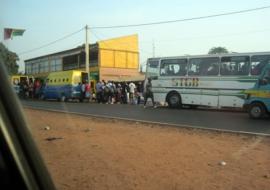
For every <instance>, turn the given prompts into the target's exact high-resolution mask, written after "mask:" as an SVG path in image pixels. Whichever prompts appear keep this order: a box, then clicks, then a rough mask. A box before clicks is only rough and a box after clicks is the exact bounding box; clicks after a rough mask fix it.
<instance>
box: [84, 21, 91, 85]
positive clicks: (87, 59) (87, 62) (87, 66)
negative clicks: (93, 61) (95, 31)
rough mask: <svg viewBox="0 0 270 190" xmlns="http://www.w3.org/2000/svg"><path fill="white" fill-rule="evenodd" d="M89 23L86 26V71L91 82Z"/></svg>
mask: <svg viewBox="0 0 270 190" xmlns="http://www.w3.org/2000/svg"><path fill="white" fill-rule="evenodd" d="M88 40H89V39H88V25H86V26H85V71H86V73H87V76H88V83H90V73H89V44H88Z"/></svg>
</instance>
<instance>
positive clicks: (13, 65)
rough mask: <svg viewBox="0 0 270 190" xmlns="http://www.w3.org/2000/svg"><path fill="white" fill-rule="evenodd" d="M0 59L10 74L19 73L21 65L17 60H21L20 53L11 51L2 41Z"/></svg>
mask: <svg viewBox="0 0 270 190" xmlns="http://www.w3.org/2000/svg"><path fill="white" fill-rule="evenodd" d="M0 60H1V61H3V63H4V65H5V66H6V68H7V71H8V73H9V74H17V73H18V69H19V65H17V61H18V60H19V58H18V55H17V54H16V53H14V52H12V51H9V50H8V49H7V48H6V47H5V46H4V44H3V43H1V42H0Z"/></svg>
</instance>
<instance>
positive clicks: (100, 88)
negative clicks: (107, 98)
mask: <svg viewBox="0 0 270 190" xmlns="http://www.w3.org/2000/svg"><path fill="white" fill-rule="evenodd" d="M96 93H97V97H96V98H97V102H98V103H101V101H102V98H101V96H102V83H101V81H98V83H97V84H96Z"/></svg>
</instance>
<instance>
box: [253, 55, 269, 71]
mask: <svg viewBox="0 0 270 190" xmlns="http://www.w3.org/2000/svg"><path fill="white" fill-rule="evenodd" d="M268 63H270V55H254V56H252V57H251V75H260V74H261V73H262V70H263V68H264V67H265V65H266V64H268Z"/></svg>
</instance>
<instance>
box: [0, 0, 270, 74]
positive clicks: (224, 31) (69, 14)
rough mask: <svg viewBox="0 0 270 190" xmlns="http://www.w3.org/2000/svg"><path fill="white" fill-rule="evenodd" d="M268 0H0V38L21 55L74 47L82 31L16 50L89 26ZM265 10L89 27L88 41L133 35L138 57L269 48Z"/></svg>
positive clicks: (235, 7)
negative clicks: (8, 32)
mask: <svg viewBox="0 0 270 190" xmlns="http://www.w3.org/2000/svg"><path fill="white" fill-rule="evenodd" d="M268 5H270V1H269V0H268V1H267V0H257V1H254V0H239V1H236V0H226V1H217V0H215V1H214V0H202V1H199V0H197V1H195V0H166V1H164V0H137V1H136V0H133V1H128V0H106V1H105V0H104V1H101V0H76V1H74V0H65V1H64V0H46V1H44V0H0V35H1V41H2V42H3V43H4V44H5V45H6V46H7V47H8V48H9V49H10V50H11V51H14V52H16V53H17V54H18V55H19V58H20V62H19V64H20V69H21V70H23V69H24V64H23V63H24V62H23V61H24V60H25V59H29V58H33V57H36V56H40V55H45V54H48V53H54V52H57V51H62V50H66V49H69V48H74V47H76V46H78V45H81V44H82V43H84V37H85V33H84V32H83V31H81V32H79V33H77V34H75V35H73V36H71V37H69V38H67V39H65V40H63V41H60V42H58V43H55V44H53V45H51V46H48V47H46V48H41V49H39V50H37V51H32V52H30V53H27V54H20V53H21V52H25V51H28V50H31V49H33V48H36V47H40V46H42V45H44V44H47V43H48V42H51V41H54V40H56V39H59V38H61V37H63V36H65V35H67V34H70V33H72V32H75V31H78V30H79V29H80V28H82V27H84V26H85V25H86V24H88V25H89V27H95V26H109V25H125V24H137V23H147V22H156V21H164V20H174V19H183V18H191V17H197V16H206V15H212V14H219V13H224V12H231V11H238V10H244V9H251V8H256V7H262V6H268ZM269 20H270V9H264V10H260V11H254V12H249V13H243V14H236V15H230V16H223V17H216V18H209V19H204V20H194V21H188V22H179V23H172V24H163V25H155V26H144V27H137V28H120V29H95V30H92V31H91V32H90V33H89V34H90V41H91V43H94V42H96V41H99V40H103V39H109V38H114V37H119V36H122V35H130V34H138V35H139V46H140V62H141V63H142V64H143V63H145V61H146V59H147V58H149V57H152V56H153V43H154V46H155V56H177V55H185V54H206V53H207V52H208V50H209V49H210V48H211V47H213V46H223V47H226V48H227V49H228V50H229V51H234V52H253V51H256V52H258V51H270V43H269V36H270V26H269ZM5 27H10V28H22V29H26V31H25V33H24V35H23V36H22V37H16V38H14V39H13V40H5V41H3V29H4V28H5Z"/></svg>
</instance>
